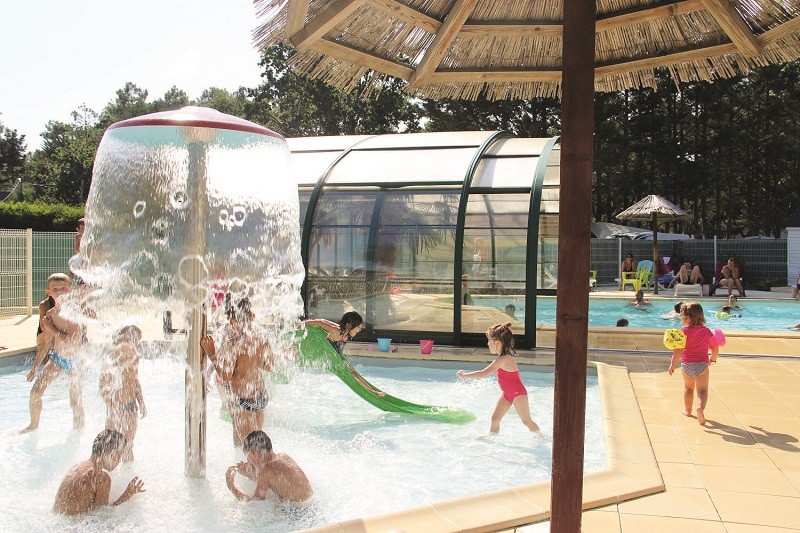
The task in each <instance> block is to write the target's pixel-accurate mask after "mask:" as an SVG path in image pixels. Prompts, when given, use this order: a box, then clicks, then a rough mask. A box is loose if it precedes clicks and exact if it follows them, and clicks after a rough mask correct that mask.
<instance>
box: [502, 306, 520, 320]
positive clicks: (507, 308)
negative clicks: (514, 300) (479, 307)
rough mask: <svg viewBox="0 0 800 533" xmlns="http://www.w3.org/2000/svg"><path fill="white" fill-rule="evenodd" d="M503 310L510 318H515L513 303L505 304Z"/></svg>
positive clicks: (515, 308)
mask: <svg viewBox="0 0 800 533" xmlns="http://www.w3.org/2000/svg"><path fill="white" fill-rule="evenodd" d="M503 311H505V313H506V314H507V315H508V316H510V317H511V318H516V313H517V306H516V305H514V304H508V305H506V306H505V308H504V309H503Z"/></svg>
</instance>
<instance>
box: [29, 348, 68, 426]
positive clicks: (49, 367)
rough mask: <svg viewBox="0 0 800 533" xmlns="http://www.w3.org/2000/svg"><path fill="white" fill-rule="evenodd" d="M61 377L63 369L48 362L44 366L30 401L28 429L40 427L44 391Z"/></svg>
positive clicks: (33, 388)
mask: <svg viewBox="0 0 800 533" xmlns="http://www.w3.org/2000/svg"><path fill="white" fill-rule="evenodd" d="M60 375H61V369H60V368H59V367H58V365H56V364H55V363H53V362H52V361H47V363H45V365H44V368H42V372H41V373H40V374H39V377H37V378H36V381H35V382H34V383H33V387H31V397H30V401H29V407H30V411H31V425H30V426H28V427H29V428H30V429H34V428H37V427H39V418H40V417H41V415H42V396H44V391H46V390H47V387H49V386H50V384H51V383H52V382H53V381H54V380H55V379H56V378H57V377H58V376H60Z"/></svg>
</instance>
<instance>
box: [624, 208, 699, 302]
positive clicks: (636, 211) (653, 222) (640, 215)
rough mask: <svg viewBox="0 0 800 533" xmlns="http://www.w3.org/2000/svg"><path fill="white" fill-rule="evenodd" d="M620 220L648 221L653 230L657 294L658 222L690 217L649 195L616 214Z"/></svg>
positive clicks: (684, 212) (654, 272) (654, 274)
mask: <svg viewBox="0 0 800 533" xmlns="http://www.w3.org/2000/svg"><path fill="white" fill-rule="evenodd" d="M617 218H618V219H620V220H633V221H639V222H646V221H648V220H649V221H650V227H651V228H652V230H653V292H654V293H655V294H658V264H659V254H658V221H659V219H660V220H661V221H662V222H663V221H670V220H686V219H687V218H691V215H690V214H689V213H687V212H686V211H684V210H683V209H681V208H680V207H678V206H677V205H675V204H673V203H672V202H670V201H669V200H667V199H666V198H663V197H661V196H658V195H657V194H651V195H649V196H645V197H644V198H642V199H641V200H639V201H638V202H636V203H635V204H633V205H632V206H630V207H629V208H627V209H625V210H624V211H622V212H620V213H619V214H617Z"/></svg>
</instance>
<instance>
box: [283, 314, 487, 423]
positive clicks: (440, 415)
mask: <svg viewBox="0 0 800 533" xmlns="http://www.w3.org/2000/svg"><path fill="white" fill-rule="evenodd" d="M299 352H300V353H299V357H298V363H299V365H300V366H304V367H311V368H321V369H325V370H328V371H330V372H332V373H333V374H335V375H336V376H337V377H338V378H339V379H341V380H342V381H343V382H344V383H345V384H346V385H347V386H348V387H350V389H352V390H353V392H355V393H356V394H358V395H359V396H361V397H362V398H363V399H364V400H366V401H367V402H369V403H371V404H372V405H374V406H375V407H377V408H378V409H381V410H382V411H389V412H392V413H404V414H408V415H414V416H421V417H424V418H430V419H433V420H438V421H440V422H447V423H450V424H465V423H467V422H471V421H473V420H475V416H474V415H473V414H472V413H469V412H467V411H461V410H459V409H452V408H449V407H437V406H434V405H420V404H416V403H411V402H407V401H405V400H401V399H400V398H396V397H394V396H392V395H390V394H387V393H385V392H383V391H382V390H380V389H379V388H378V387H376V386H374V385H373V384H372V383H370V382H369V381H367V380H366V379H364V376H362V375H361V374H359V373H358V372H357V371H356V369H355V368H353V366H352V365H351V364H350V363H349V362H348V361H347V359H346V358H345V357H344V356H342V355H340V354H339V352H337V351H336V350H335V349H334V348H333V346H332V345H331V343H330V342H328V339H327V333H326V332H325V330H324V329H322V328H318V327H316V326H308V327H307V328H306V334H305V336H303V337H301V340H300V350H299Z"/></svg>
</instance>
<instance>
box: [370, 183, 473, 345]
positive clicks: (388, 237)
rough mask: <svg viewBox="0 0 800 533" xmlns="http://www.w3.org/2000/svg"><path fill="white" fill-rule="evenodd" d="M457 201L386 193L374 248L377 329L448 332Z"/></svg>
mask: <svg viewBox="0 0 800 533" xmlns="http://www.w3.org/2000/svg"><path fill="white" fill-rule="evenodd" d="M459 196H460V192H459V191H443V192H416V193H400V192H387V193H386V195H385V197H384V201H383V204H382V208H381V213H380V218H379V220H380V225H379V227H378V233H377V238H376V242H375V248H376V249H375V262H376V265H375V288H376V292H375V295H374V299H375V301H374V315H373V319H374V324H375V327H376V328H378V329H382V330H387V331H391V330H400V331H404V332H413V331H440V332H452V330H453V255H454V248H455V246H454V240H453V237H454V235H455V230H456V216H457V211H458V199H459Z"/></svg>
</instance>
